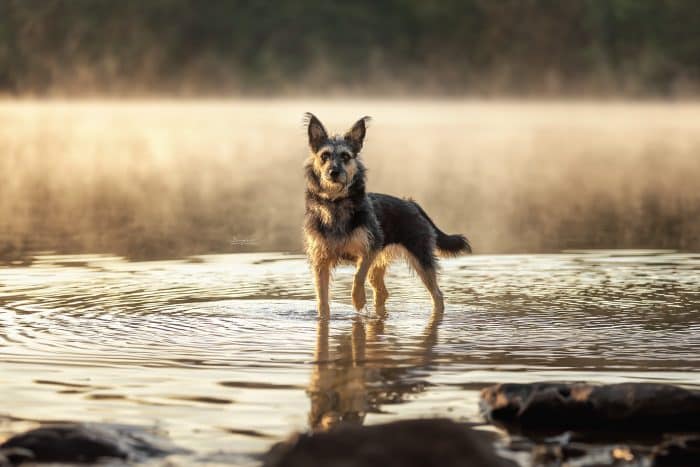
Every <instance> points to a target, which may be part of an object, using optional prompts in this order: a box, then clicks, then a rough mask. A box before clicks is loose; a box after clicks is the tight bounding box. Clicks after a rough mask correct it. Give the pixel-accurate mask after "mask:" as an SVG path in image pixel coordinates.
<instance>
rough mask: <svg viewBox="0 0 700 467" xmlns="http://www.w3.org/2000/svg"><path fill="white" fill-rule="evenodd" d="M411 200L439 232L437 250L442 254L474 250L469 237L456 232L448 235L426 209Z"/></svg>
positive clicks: (459, 253)
mask: <svg viewBox="0 0 700 467" xmlns="http://www.w3.org/2000/svg"><path fill="white" fill-rule="evenodd" d="M411 202H412V203H413V204H414V205H415V206H416V208H418V212H420V215H421V216H423V217H424V218H425V220H427V221H428V222H429V223H430V225H431V226H432V227H433V229H435V233H436V234H437V238H436V239H435V240H436V243H437V250H438V253H439V254H440V256H457V255H461V254H465V253H471V252H472V246H471V245H470V244H469V240H468V239H467V237H465V236H464V235H461V234H454V235H448V234H446V233H445V232H443V231H442V230H440V229H439V228H438V226H437V225H435V222H433V220H432V219H431V218H430V217H429V216H428V214H426V212H425V211H423V208H422V207H420V205H419V204H418V203H416V202H415V201H413V200H411Z"/></svg>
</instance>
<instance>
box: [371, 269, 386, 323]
mask: <svg viewBox="0 0 700 467" xmlns="http://www.w3.org/2000/svg"><path fill="white" fill-rule="evenodd" d="M385 273H386V266H384V265H381V266H380V265H377V264H375V265H374V266H372V268H371V269H370V270H369V283H370V285H371V286H372V291H373V292H374V310H375V312H376V313H378V314H383V313H384V312H385V311H386V310H385V308H384V304H385V303H386V299H387V298H389V292H388V291H387V290H386V284H384V274H385Z"/></svg>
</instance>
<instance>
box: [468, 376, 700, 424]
mask: <svg viewBox="0 0 700 467" xmlns="http://www.w3.org/2000/svg"><path fill="white" fill-rule="evenodd" d="M480 404H481V409H482V412H483V413H484V415H485V416H486V418H487V419H488V420H489V421H491V422H493V423H496V424H500V425H503V426H505V428H506V429H508V430H509V431H522V432H546V433H556V432H562V431H567V430H573V431H596V432H601V431H605V432H613V431H616V432H624V433H632V432H636V433H639V432H654V433H665V432H684V431H687V432H692V431H697V430H700V392H699V391H690V390H687V389H683V388H680V387H677V386H670V385H665V384H650V383H624V384H611V385H602V386H596V385H591V384H584V383H573V384H564V383H562V384H559V383H534V384H499V385H496V386H491V387H489V388H486V389H484V390H483V391H482V393H481V402H480Z"/></svg>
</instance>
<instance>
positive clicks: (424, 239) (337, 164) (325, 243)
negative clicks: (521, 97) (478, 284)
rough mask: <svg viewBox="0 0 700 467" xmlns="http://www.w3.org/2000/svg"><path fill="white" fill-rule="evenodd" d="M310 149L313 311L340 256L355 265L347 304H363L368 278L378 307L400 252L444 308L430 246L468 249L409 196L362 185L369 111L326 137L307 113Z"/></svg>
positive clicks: (307, 230) (321, 308) (325, 298)
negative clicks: (370, 189)
mask: <svg viewBox="0 0 700 467" xmlns="http://www.w3.org/2000/svg"><path fill="white" fill-rule="evenodd" d="M305 117H306V122H305V123H306V125H307V130H308V136H309V146H310V148H311V156H310V157H309V158H308V160H307V161H306V164H305V171H306V216H305V223H304V237H305V243H306V252H307V254H308V256H309V260H310V261H311V265H312V268H313V271H314V274H315V276H316V277H315V279H316V298H317V301H318V312H319V314H320V315H321V316H328V314H329V312H330V309H329V294H328V286H329V281H330V273H331V270H332V269H333V267H335V266H336V265H337V264H338V263H341V262H344V261H350V262H354V263H356V264H357V271H356V273H355V279H354V282H353V287H352V303H353V305H354V306H355V308H356V309H358V310H360V309H362V308H363V307H364V306H365V302H366V298H365V279H366V278H367V277H368V275H369V282H370V284H371V285H372V288H373V290H374V305H375V309H376V310H377V311H378V312H383V310H384V303H385V302H386V299H387V298H388V296H389V294H388V293H387V290H386V286H385V285H384V274H385V272H386V269H387V266H388V265H389V263H390V262H391V261H392V260H393V259H395V258H397V257H403V258H405V259H407V260H408V263H409V264H410V265H411V267H412V268H413V269H414V270H415V271H416V273H417V274H418V276H419V277H420V278H421V280H422V281H423V284H425V287H426V288H427V289H428V292H430V296H431V297H432V300H433V309H434V311H437V312H442V310H443V308H444V303H443V298H442V292H441V291H440V288H439V287H438V282H437V261H436V257H435V253H436V251H437V253H439V254H441V255H448V256H450V255H457V254H460V253H469V252H471V247H470V246H469V242H468V241H467V239H466V238H465V237H464V236H463V235H447V234H445V233H444V232H442V231H441V230H440V229H438V228H437V226H436V225H435V224H434V223H433V221H432V220H430V218H429V217H428V215H427V214H426V213H425V211H423V209H422V208H421V207H420V206H419V205H418V204H417V203H416V202H415V201H412V200H410V199H409V200H404V199H399V198H395V197H393V196H389V195H384V194H379V193H366V192H365V167H364V165H363V163H362V160H361V159H360V150H361V149H362V144H363V142H364V139H365V133H366V129H367V127H366V124H367V122H368V121H369V117H364V118H361V119H360V120H358V121H357V122H356V123H355V124H354V125H353V126H352V128H351V129H350V130H349V131H348V132H347V133H346V134H345V135H343V136H339V135H336V136H329V135H328V133H327V132H326V129H325V128H324V127H323V125H322V124H321V122H320V121H319V120H318V118H316V117H315V116H314V115H312V114H310V113H307V114H306V115H305Z"/></svg>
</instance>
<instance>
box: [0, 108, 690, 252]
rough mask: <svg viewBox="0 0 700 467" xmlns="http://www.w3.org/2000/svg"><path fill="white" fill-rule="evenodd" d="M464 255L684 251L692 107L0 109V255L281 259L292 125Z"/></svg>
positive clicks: (296, 186)
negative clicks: (355, 134) (361, 142)
mask: <svg viewBox="0 0 700 467" xmlns="http://www.w3.org/2000/svg"><path fill="white" fill-rule="evenodd" d="M304 111H312V112H314V113H315V114H316V115H317V116H319V117H320V119H321V120H322V121H323V122H324V123H325V124H326V126H327V127H328V129H329V130H331V131H333V132H341V131H344V130H345V129H346V128H347V127H348V126H349V125H350V124H351V123H352V122H354V121H355V119H357V118H358V117H361V116H363V115H371V116H372V117H373V122H372V125H371V127H370V129H369V132H368V137H367V141H366V145H365V150H364V156H363V157H364V160H365V163H366V165H367V166H368V168H369V182H368V185H369V189H370V190H371V191H382V192H387V193H391V194H395V195H400V196H410V197H412V198H414V199H416V200H417V201H418V202H420V203H421V204H422V205H423V207H424V208H425V209H426V210H427V211H428V213H429V214H430V215H431V216H432V217H433V219H434V220H435V221H436V223H437V224H438V225H439V226H440V227H442V228H443V230H445V231H448V232H462V233H466V234H467V235H468V236H469V237H470V239H471V240H472V243H473V245H474V249H475V252H532V251H544V252H547V251H558V250H561V249H572V248H679V249H687V250H698V249H700V190H699V187H700V104H694V103H669V102H623V101H610V102H585V101H575V102H567V101H544V102H538V101H498V100H495V101H476V100H474V101H470V100H465V101H447V100H445V101H430V100H420V101H406V100H396V101H392V100H325V101H323V100H301V99H300V100H201V101H160V100H150V101H149V100H144V101H31V100H22V101H13V100H7V101H0V258H3V259H4V260H6V261H7V260H18V259H21V258H22V257H25V256H26V255H28V254H31V252H34V251H46V250H51V251H57V252H61V253H81V252H91V253H95V252H109V253H115V254H119V255H124V256H127V257H130V258H161V257H179V256H185V255H189V254H197V253H211V252H238V251H250V250H282V251H299V250H300V249H301V227H300V226H301V222H302V216H303V190H304V181H303V174H302V163H303V160H304V159H305V157H306V154H307V149H306V137H305V131H304V129H303V127H302V123H301V122H302V113H303V112H304Z"/></svg>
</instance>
